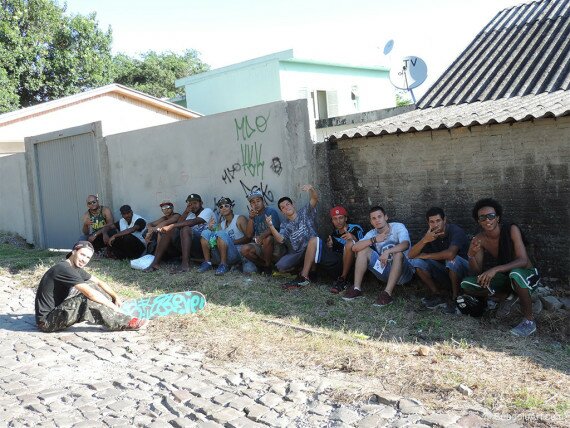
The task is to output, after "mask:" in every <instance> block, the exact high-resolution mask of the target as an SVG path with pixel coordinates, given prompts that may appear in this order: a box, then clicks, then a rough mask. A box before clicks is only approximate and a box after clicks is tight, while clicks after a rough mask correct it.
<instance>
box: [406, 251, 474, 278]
mask: <svg viewBox="0 0 570 428" xmlns="http://www.w3.org/2000/svg"><path fill="white" fill-rule="evenodd" d="M410 264H411V265H412V266H413V267H414V268H415V269H420V270H423V271H426V272H428V273H429V275H430V276H431V277H432V278H433V279H434V280H435V281H436V282H437V283H440V284H441V283H444V282H445V283H449V271H453V272H455V273H456V274H457V276H458V277H459V280H460V281H461V280H462V279H463V278H465V277H466V276H467V274H468V273H469V262H468V261H467V260H465V259H464V258H463V257H460V256H455V258H454V259H453V260H451V261H450V260H445V262H443V263H442V261H439V260H426V259H411V260H410Z"/></svg>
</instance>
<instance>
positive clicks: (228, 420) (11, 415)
mask: <svg viewBox="0 0 570 428" xmlns="http://www.w3.org/2000/svg"><path fill="white" fill-rule="evenodd" d="M33 312H34V291H33V290H31V289H27V288H23V287H18V286H17V285H16V284H15V283H14V282H13V280H12V279H10V278H7V277H1V276H0V343H1V347H0V421H3V422H5V424H6V426H8V427H21V426H22V427H23V426H36V427H53V426H56V427H78V428H79V427H105V426H109V427H132V426H141V427H157V428H158V427H221V426H223V427H230V428H231V427H233V428H242V427H267V426H271V427H289V426H293V427H353V426H354V427H383V426H387V427H433V426H435V427H480V426H493V427H517V426H520V425H518V424H516V423H513V422H512V421H506V420H503V421H501V420H497V419H495V420H491V419H490V418H492V415H490V414H489V413H488V412H485V410H484V409H479V410H478V411H474V410H473V409H459V410H457V411H456V412H453V413H445V414H433V413H430V412H428V411H427V410H426V409H425V408H424V406H422V404H421V403H420V402H418V401H416V400H413V399H410V398H403V397H398V396H393V395H390V394H385V395H376V396H375V399H374V400H371V401H373V402H370V403H366V402H360V403H354V404H351V405H347V404H341V403H339V402H338V401H335V400H334V399H333V395H334V394H333V391H334V390H335V387H336V386H338V385H335V381H334V379H329V378H327V377H326V376H322V375H319V374H318V373H312V374H309V375H307V376H303V377H302V378H292V379H287V380H283V379H280V378H277V377H271V376H267V375H263V374H260V373H257V372H256V371H255V370H251V369H247V368H240V367H236V368H228V367H226V366H224V367H221V366H217V365H215V364H214V363H211V362H209V361H208V360H207V359H206V358H205V357H204V354H203V353H202V352H201V351H200V350H198V349H197V350H194V351H188V350H185V349H184V347H183V346H182V345H179V344H176V343H174V342H172V341H168V340H167V341H164V342H161V343H155V342H153V341H152V340H151V339H150V338H149V337H147V336H145V334H144V333H140V332H118V333H117V332H113V333H111V332H106V331H104V330H103V329H100V328H99V327H94V326H89V325H86V324H80V325H76V326H73V327H72V328H71V329H69V330H66V331H64V332H60V333H47V334H46V333H40V332H38V331H37V330H36V328H35V325H34V316H33ZM490 420H491V422H488V421H490Z"/></svg>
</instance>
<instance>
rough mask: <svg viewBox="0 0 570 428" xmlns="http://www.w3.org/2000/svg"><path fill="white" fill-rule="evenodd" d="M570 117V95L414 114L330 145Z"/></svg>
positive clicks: (341, 135)
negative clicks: (358, 139) (450, 129)
mask: <svg viewBox="0 0 570 428" xmlns="http://www.w3.org/2000/svg"><path fill="white" fill-rule="evenodd" d="M568 115H570V91H563V90H559V91H556V92H554V93H547V92H545V93H542V94H539V95H525V96H522V97H514V98H503V99H500V100H496V101H495V100H490V101H480V102H475V103H470V104H460V105H454V106H449V107H436V108H428V109H424V110H419V109H417V110H414V111H411V112H409V113H404V114H400V115H398V116H393V117H389V118H386V119H382V120H379V121H376V122H371V123H369V124H367V125H361V126H359V127H356V128H352V129H348V130H345V131H340V132H337V133H335V134H333V135H331V136H330V137H329V140H330V141H334V140H343V139H347V138H358V137H373V136H377V135H385V134H398V133H402V132H414V131H429V130H434V129H447V128H457V127H460V126H474V125H487V124H495V123H510V122H519V121H524V120H530V119H538V118H543V117H560V116H568Z"/></svg>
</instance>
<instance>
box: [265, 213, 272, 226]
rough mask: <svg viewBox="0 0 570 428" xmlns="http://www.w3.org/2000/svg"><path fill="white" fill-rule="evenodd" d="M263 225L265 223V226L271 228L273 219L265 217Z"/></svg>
mask: <svg viewBox="0 0 570 428" xmlns="http://www.w3.org/2000/svg"><path fill="white" fill-rule="evenodd" d="M265 223H267V226H269V227H271V226H273V219H272V218H271V216H270V215H266V216H265Z"/></svg>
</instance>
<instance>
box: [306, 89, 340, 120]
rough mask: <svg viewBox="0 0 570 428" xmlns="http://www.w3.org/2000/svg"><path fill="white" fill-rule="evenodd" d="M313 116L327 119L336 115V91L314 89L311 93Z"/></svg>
mask: <svg viewBox="0 0 570 428" xmlns="http://www.w3.org/2000/svg"><path fill="white" fill-rule="evenodd" d="M311 97H312V99H313V109H314V111H315V118H317V119H328V118H329V117H335V116H338V96H337V92H336V91H322V90H316V91H313V92H312V93H311Z"/></svg>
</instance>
